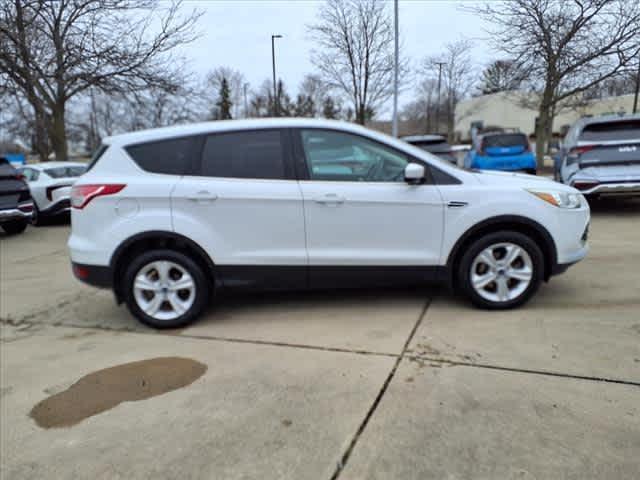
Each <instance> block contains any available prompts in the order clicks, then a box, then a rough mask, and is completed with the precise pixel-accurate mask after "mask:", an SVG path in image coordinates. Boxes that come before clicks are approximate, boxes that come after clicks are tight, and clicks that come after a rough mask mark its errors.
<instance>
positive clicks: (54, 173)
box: [44, 165, 86, 178]
mask: <svg viewBox="0 0 640 480" xmlns="http://www.w3.org/2000/svg"><path fill="white" fill-rule="evenodd" d="M85 168H86V167H85V166H84V165H82V166H73V167H55V168H47V169H45V171H44V172H45V173H46V174H47V175H49V176H50V177H51V178H69V177H79V176H80V175H82V174H83V173H84V171H85Z"/></svg>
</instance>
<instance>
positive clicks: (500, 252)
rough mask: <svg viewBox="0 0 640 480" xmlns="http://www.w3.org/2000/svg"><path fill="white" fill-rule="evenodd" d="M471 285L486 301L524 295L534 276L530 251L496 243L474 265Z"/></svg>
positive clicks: (510, 298)
mask: <svg viewBox="0 0 640 480" xmlns="http://www.w3.org/2000/svg"><path fill="white" fill-rule="evenodd" d="M470 274H471V275H470V279H471V286H472V288H473V289H474V291H475V292H476V293H477V294H478V295H480V296H481V297H482V298H484V299H485V300H489V301H491V302H496V303H504V302H509V301H511V300H515V299H516V298H518V297H519V296H520V295H522V294H523V293H524V292H525V291H526V290H527V288H528V287H529V285H530V284H531V280H532V279H533V262H532V261H531V256H530V255H529V253H528V252H527V251H526V250H525V249H524V248H522V247H521V246H520V245H517V244H515V243H511V242H501V243H494V244H493V245H490V246H489V247H487V248H485V249H484V250H482V251H481V252H480V253H479V254H478V255H477V256H476V258H475V259H474V260H473V262H472V264H471V272H470Z"/></svg>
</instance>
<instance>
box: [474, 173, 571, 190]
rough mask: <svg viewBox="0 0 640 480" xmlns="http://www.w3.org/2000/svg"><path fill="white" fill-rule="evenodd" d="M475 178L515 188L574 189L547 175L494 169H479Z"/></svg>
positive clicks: (489, 183)
mask: <svg viewBox="0 0 640 480" xmlns="http://www.w3.org/2000/svg"><path fill="white" fill-rule="evenodd" d="M474 176H475V177H476V179H477V180H478V181H479V182H480V183H482V184H484V185H496V186H501V187H506V186H510V187H516V188H548V189H553V190H559V191H571V192H574V191H575V190H574V189H573V188H572V187H568V186H566V185H563V184H561V183H557V182H554V181H553V180H552V179H550V178H548V177H541V176H538V175H529V174H526V173H512V172H499V171H495V170H480V171H478V172H476V173H474Z"/></svg>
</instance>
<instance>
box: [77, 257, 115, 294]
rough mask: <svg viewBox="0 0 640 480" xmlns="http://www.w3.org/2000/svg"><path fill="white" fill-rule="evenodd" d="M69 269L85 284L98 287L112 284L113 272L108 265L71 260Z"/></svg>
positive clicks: (106, 286) (107, 286)
mask: <svg viewBox="0 0 640 480" xmlns="http://www.w3.org/2000/svg"><path fill="white" fill-rule="evenodd" d="M71 269H72V271H73V275H74V276H75V277H76V278H77V279H78V280H80V281H81V282H84V283H86V284H87V285H91V286H93V287H98V288H111V286H112V285H113V273H112V272H111V268H110V267H103V266H99V265H85V264H83V263H75V262H72V263H71Z"/></svg>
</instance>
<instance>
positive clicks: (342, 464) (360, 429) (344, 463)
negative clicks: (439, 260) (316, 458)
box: [331, 299, 431, 480]
mask: <svg viewBox="0 0 640 480" xmlns="http://www.w3.org/2000/svg"><path fill="white" fill-rule="evenodd" d="M429 305H431V299H428V300H427V301H426V302H425V305H424V308H423V309H422V312H420V315H419V316H418V319H417V320H416V323H415V324H414V325H413V328H412V329H411V332H410V333H409V336H408V337H407V340H406V341H405V342H404V346H403V347H402V351H401V352H400V355H397V356H396V361H395V362H394V363H393V367H392V368H391V371H390V372H389V374H388V375H387V378H386V379H385V381H384V383H383V384H382V387H381V388H380V391H378V394H377V395H376V398H375V400H374V401H373V404H372V405H371V407H369V410H368V411H367V414H366V415H365V417H364V419H363V420H362V422H361V423H360V426H359V427H358V430H357V431H356V433H355V435H354V436H353V438H352V439H351V442H349V446H348V447H347V449H346V450H345V451H344V453H343V454H342V457H340V461H339V462H338V465H337V466H336V469H335V471H334V472H333V475H331V480H337V479H338V478H340V474H341V473H342V471H343V470H344V468H345V467H346V466H347V462H348V461H349V458H350V457H351V453H352V452H353V450H354V448H355V446H356V444H357V443H358V440H359V439H360V436H361V435H362V433H363V432H364V430H365V429H366V428H367V425H368V424H369V420H371V417H373V414H374V413H375V411H376V409H377V408H378V405H379V404H380V402H381V401H382V398H383V397H384V394H385V393H386V392H387V389H388V388H389V385H390V384H391V381H392V380H393V377H394V376H395V374H396V371H397V370H398V366H399V365H400V362H401V361H402V359H403V358H405V354H406V353H407V349H408V348H409V345H410V344H411V341H412V340H413V337H414V336H415V334H416V332H417V330H418V328H419V327H420V324H421V323H422V320H423V319H424V317H425V316H426V314H427V310H428V309H429Z"/></svg>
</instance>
